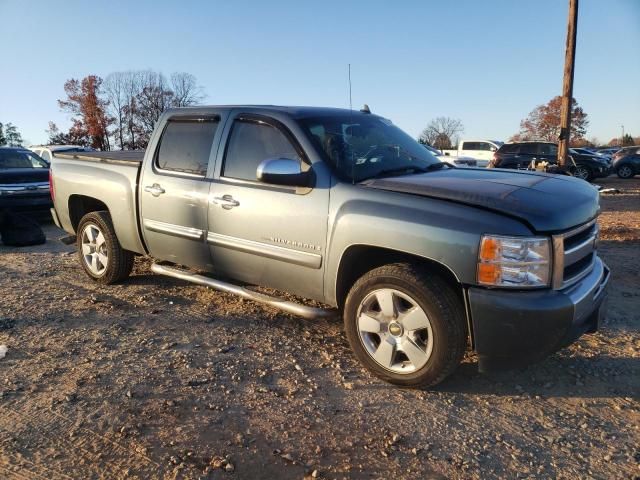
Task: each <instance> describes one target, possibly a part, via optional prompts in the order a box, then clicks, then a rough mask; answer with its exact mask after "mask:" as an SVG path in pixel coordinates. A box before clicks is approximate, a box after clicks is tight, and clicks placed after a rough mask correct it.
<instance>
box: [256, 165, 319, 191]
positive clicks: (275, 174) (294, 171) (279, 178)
mask: <svg viewBox="0 0 640 480" xmlns="http://www.w3.org/2000/svg"><path fill="white" fill-rule="evenodd" d="M256 177H257V178H258V180H259V181H260V182H263V183H271V184H273V185H286V186H289V187H311V172H303V171H302V169H301V168H300V161H299V160H292V159H290V158H269V159H267V160H264V161H262V162H261V163H260V165H258V169H257V171H256Z"/></svg>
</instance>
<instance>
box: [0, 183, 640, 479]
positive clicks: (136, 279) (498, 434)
mask: <svg viewBox="0 0 640 480" xmlns="http://www.w3.org/2000/svg"><path fill="white" fill-rule="evenodd" d="M599 183H600V184H601V185H603V186H606V187H614V188H620V189H621V193H618V194H611V195H606V196H604V195H603V199H602V200H603V201H602V203H603V214H602V215H601V217H600V224H601V227H602V242H601V246H600V250H601V255H602V256H603V258H604V259H605V261H606V262H607V263H608V264H609V266H610V267H611V269H612V272H613V275H612V285H611V289H610V300H609V314H608V317H607V319H606V320H605V321H604V324H603V325H602V328H601V330H600V331H599V332H598V333H597V334H593V335H586V336H584V337H582V338H581V339H580V340H579V341H578V342H577V343H576V344H574V345H572V346H571V347H569V348H567V349H564V350H562V351H561V352H558V353H557V354H555V355H553V356H551V357H550V358H548V359H547V360H545V361H543V362H541V363H539V364H537V365H534V366H531V367H529V368H527V369H524V370H519V371H513V372H505V373H500V374H486V375H480V374H478V373H477V371H476V365H475V359H474V358H473V356H472V355H469V356H468V357H467V358H465V361H464V363H463V364H462V365H461V366H460V368H459V369H458V371H457V372H456V373H455V374H454V375H453V376H452V377H451V378H450V379H449V380H447V381H445V382H444V383H443V384H442V385H440V386H439V387H437V388H436V389H434V390H431V391H420V390H402V389H399V388H396V387H393V386H391V385H387V384H385V383H382V382H381V381H379V380H377V379H375V378H373V377H372V376H371V375H369V374H368V373H367V372H366V371H365V370H364V369H363V368H361V367H360V366H359V364H358V363H357V362H356V361H355V359H354V358H353V356H352V355H351V353H350V350H349V348H348V345H347V343H346V340H345V338H344V336H343V332H342V327H341V324H340V322H339V321H322V322H311V321H304V320H301V319H298V318H295V317H292V316H289V315H286V314H282V313H280V312H278V311H275V310H272V309H270V308H267V307H264V306H261V305H259V304H255V303H252V302H249V301H244V300H241V299H238V298H236V297H233V296H231V295H227V294H223V293H217V292H214V291H211V290H209V289H206V288H203V287H199V286H194V285H190V284H186V283H184V282H180V281H177V280H173V279H170V278H166V277H161V276H156V275H153V274H151V273H149V272H148V264H149V262H148V260H146V259H139V260H137V263H136V269H135V275H134V276H133V277H132V278H131V279H130V280H129V281H128V282H126V283H124V284H121V285H116V286H109V287H103V286H99V285H97V284H95V283H92V282H91V281H90V280H89V279H88V278H87V277H86V276H85V275H84V274H83V273H82V271H81V268H80V267H79V266H78V264H77V260H76V257H75V254H74V253H73V251H72V249H70V248H69V247H65V246H64V245H61V244H60V243H58V242H56V241H55V240H56V238H57V237H60V236H62V232H60V231H59V230H57V229H56V228H55V227H53V226H47V227H46V230H47V235H48V237H49V238H50V241H49V242H48V243H47V244H46V245H44V246H41V247H35V248H33V249H9V248H6V247H0V292H2V293H1V297H0V298H1V301H0V345H6V346H7V347H8V353H7V355H6V357H5V358H3V359H0V478H7V479H69V478H73V479H76V478H77V479H91V478H96V479H118V478H185V479H191V478H194V479H195V478H212V479H213V478H234V477H235V478H252V479H254V478H265V479H266V478H269V479H271V478H282V479H288V478H294V479H301V478H380V479H387V478H432V479H435V478H449V479H456V478H472V479H475V478H478V479H486V478H567V479H569V478H570V479H575V478H598V479H600V478H602V479H605V478H606V479H614V478H615V479H621V478H628V479H635V478H640V403H639V393H640V368H639V366H640V365H639V364H640V335H638V332H639V330H640V328H639V321H640V282H638V273H637V272H638V269H639V268H640V259H639V255H638V254H639V253H640V249H639V247H640V179H634V180H631V181H625V182H623V181H619V180H617V179H615V178H609V179H606V180H602V181H600V182H599Z"/></svg>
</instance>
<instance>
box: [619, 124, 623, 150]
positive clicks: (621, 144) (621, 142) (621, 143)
mask: <svg viewBox="0 0 640 480" xmlns="http://www.w3.org/2000/svg"><path fill="white" fill-rule="evenodd" d="M620 126H621V127H622V140H621V141H620V146H621V147H624V125H620Z"/></svg>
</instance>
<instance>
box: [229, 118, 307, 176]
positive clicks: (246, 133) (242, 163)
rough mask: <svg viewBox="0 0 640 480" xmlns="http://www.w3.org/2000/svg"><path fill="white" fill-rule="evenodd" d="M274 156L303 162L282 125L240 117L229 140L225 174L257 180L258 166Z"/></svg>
mask: <svg viewBox="0 0 640 480" xmlns="http://www.w3.org/2000/svg"><path fill="white" fill-rule="evenodd" d="M270 158H289V159H292V160H297V161H301V158H300V155H299V154H298V153H297V151H296V149H295V147H294V146H293V145H292V144H291V142H290V141H289V140H288V138H287V137H286V136H285V134H284V133H283V132H282V131H281V130H280V129H279V128H276V127H275V126H272V125H270V124H268V123H265V122H262V121H258V120H254V119H240V120H236V121H235V122H234V124H233V127H232V129H231V134H230V137H229V141H228V143H227V151H226V154H225V158H224V165H223V169H222V176H224V177H229V178H236V179H240V180H249V181H256V180H257V174H256V172H257V170H258V165H260V163H262V162H263V161H264V160H267V159H270Z"/></svg>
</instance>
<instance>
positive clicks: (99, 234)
mask: <svg viewBox="0 0 640 480" xmlns="http://www.w3.org/2000/svg"><path fill="white" fill-rule="evenodd" d="M77 244H78V256H79V259H80V264H81V265H82V268H84V271H85V272H86V273H87V275H89V276H90V277H91V278H93V279H94V280H95V281H96V282H98V283H103V284H111V283H115V282H118V281H120V280H124V279H125V278H127V277H128V276H129V274H130V273H131V270H132V269H133V259H134V256H133V253H132V252H129V251H128V250H124V249H123V248H122V247H121V246H120V242H118V238H117V237H116V232H115V230H114V229H113V224H112V222H111V217H110V216H109V213H108V212H104V211H101V212H91V213H88V214H86V215H85V216H84V217H82V219H81V220H80V224H79V225H78V235H77Z"/></svg>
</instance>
